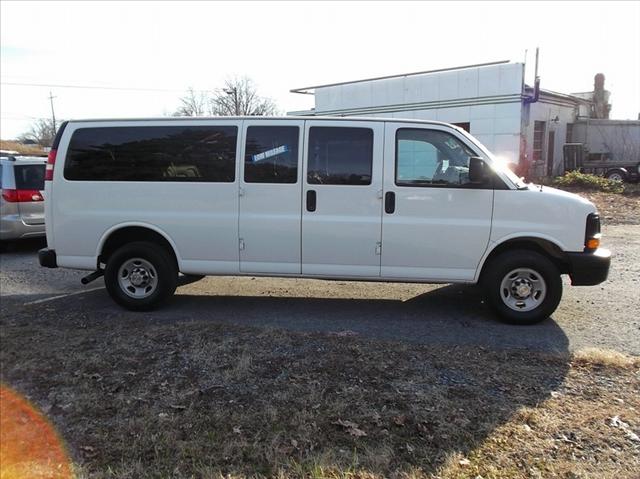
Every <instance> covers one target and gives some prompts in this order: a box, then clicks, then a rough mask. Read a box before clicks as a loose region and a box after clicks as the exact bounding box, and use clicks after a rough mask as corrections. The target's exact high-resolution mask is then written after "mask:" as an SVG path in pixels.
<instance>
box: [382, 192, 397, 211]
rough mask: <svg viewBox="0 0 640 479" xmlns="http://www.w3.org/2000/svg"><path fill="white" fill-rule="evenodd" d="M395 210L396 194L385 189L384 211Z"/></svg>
mask: <svg viewBox="0 0 640 479" xmlns="http://www.w3.org/2000/svg"><path fill="white" fill-rule="evenodd" d="M395 211H396V194H395V193H394V192H393V191H387V192H386V193H385V195H384V212H385V213H387V214H392V213H393V212H395Z"/></svg>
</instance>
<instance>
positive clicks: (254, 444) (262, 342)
mask: <svg viewBox="0 0 640 479" xmlns="http://www.w3.org/2000/svg"><path fill="white" fill-rule="evenodd" d="M10 316H11V317H10V318H7V317H4V318H3V319H2V333H3V336H4V337H5V338H6V339H5V345H7V347H4V348H3V350H2V352H1V355H2V356H1V357H2V376H3V377H2V379H3V380H4V381H6V382H8V383H9V384H11V385H12V386H14V387H16V388H17V389H19V390H20V391H23V392H24V393H25V394H28V395H29V396H30V397H31V398H33V400H34V401H35V402H36V404H38V405H39V406H40V407H41V408H42V409H43V410H45V411H47V412H48V415H49V417H50V418H51V419H52V420H53V421H54V423H55V424H56V425H57V426H58V428H59V430H60V431H61V433H62V435H63V437H64V438H65V439H66V440H67V441H68V443H69V445H70V450H71V451H72V454H73V456H74V458H75V460H76V461H77V462H79V463H80V464H81V465H82V467H84V468H85V469H86V470H87V471H89V472H90V473H92V474H93V473H95V474H96V475H100V474H102V473H104V471H106V470H107V469H108V468H111V470H112V471H115V474H116V475H117V476H118V477H161V476H166V475H171V476H172V477H192V476H195V477H201V476H205V475H207V474H209V473H211V472H212V471H214V472H215V471H218V472H223V473H231V474H240V475H242V474H251V473H256V472H257V473H259V474H264V475H276V474H277V473H278V471H282V470H284V472H285V475H287V474H290V475H294V476H298V475H304V474H307V473H309V474H311V473H312V472H313V471H314V470H317V467H319V466H321V467H325V468H328V469H331V468H336V469H340V470H345V469H346V468H352V469H354V470H363V471H371V472H374V473H377V474H380V475H383V476H389V475H392V474H393V473H394V472H396V471H407V470H410V469H412V468H420V469H422V470H423V471H425V472H427V473H433V472H436V471H438V470H439V468H440V467H442V465H443V464H444V463H445V462H446V460H447V458H448V457H450V456H451V455H452V454H455V453H460V454H463V455H467V454H468V453H469V452H470V451H472V450H473V449H475V448H477V447H478V446H479V445H481V444H482V443H483V441H484V440H485V439H486V438H487V436H488V435H490V434H491V433H492V432H493V431H495V429H496V428H498V427H499V426H501V425H503V424H505V423H506V422H508V421H509V420H510V419H511V418H512V417H513V416H514V414H517V412H518V411H519V410H520V409H521V408H522V407H523V406H529V407H535V406H536V405H537V404H539V403H540V402H542V401H544V400H545V399H547V398H548V397H550V394H551V392H552V391H555V390H557V389H558V388H560V387H561V385H562V383H563V381H564V379H565V376H566V374H567V371H568V369H569V353H568V340H567V338H566V336H565V334H564V332H563V331H562V329H561V328H560V327H559V326H558V325H557V324H556V323H555V322H554V321H553V320H547V321H545V322H544V323H542V324H540V325H537V326H530V327H515V326H509V325H505V324H502V323H499V322H498V321H496V320H495V318H494V317H493V314H492V313H491V312H490V311H489V310H488V309H487V308H486V307H485V306H484V304H483V303H482V302H481V298H480V295H479V294H478V292H477V290H475V289H474V288H473V287H469V286H443V287H441V288H438V289H435V290H432V291H429V292H427V293H425V294H422V295H419V296H417V297H415V298H412V299H410V300H407V301H396V300H371V299H338V298H298V297H277V296H276V297H265V296H216V295H209V296H195V295H188V294H186V295H185V294H181V295H178V296H177V297H176V298H175V300H174V301H173V302H171V303H170V304H168V305H167V307H166V308H164V309H161V310H159V311H155V312H152V313H132V312H128V311H124V310H121V309H120V308H118V307H116V306H114V305H113V304H112V303H111V301H110V300H109V298H108V297H107V296H106V294H105V292H104V291H94V292H90V293H87V294H86V295H80V296H79V297H78V300H77V301H74V302H73V303H71V302H62V301H52V302H50V303H47V304H46V306H45V305H43V306H40V305H35V306H32V307H29V308H23V310H21V311H14V313H13V314H11V315H10ZM34 344H36V345H38V347H33V345H34ZM340 421H342V424H348V423H345V422H344V421H351V422H352V423H354V424H356V425H357V429H358V430H359V431H362V432H364V433H365V434H366V435H360V433H358V432H356V433H355V434H354V429H353V427H351V426H348V425H347V426H344V425H341V422H340ZM314 468H316V469H314ZM203 471H204V472H203Z"/></svg>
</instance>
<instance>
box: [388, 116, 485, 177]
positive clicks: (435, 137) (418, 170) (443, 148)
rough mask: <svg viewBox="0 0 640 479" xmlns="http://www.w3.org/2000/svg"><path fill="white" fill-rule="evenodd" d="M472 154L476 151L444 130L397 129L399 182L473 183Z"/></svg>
mask: <svg viewBox="0 0 640 479" xmlns="http://www.w3.org/2000/svg"><path fill="white" fill-rule="evenodd" d="M472 156H476V155H475V153H474V152H473V151H471V150H470V149H469V148H468V147H467V146H466V145H465V144H464V143H462V142H461V141H460V140H458V139H457V138H456V137H455V136H453V135H451V134H449V133H446V132H444V131H439V130H425V129H411V128H400V129H398V131H397V132H396V185H398V186H441V187H460V186H465V185H470V183H469V158H470V157H472Z"/></svg>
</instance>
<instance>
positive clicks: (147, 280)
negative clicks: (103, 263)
mask: <svg viewBox="0 0 640 479" xmlns="http://www.w3.org/2000/svg"><path fill="white" fill-rule="evenodd" d="M118 285H119V286H120V289H122V291H123V292H124V293H125V294H126V295H127V296H129V297H131V298H133V299H144V298H148V297H149V296H151V295H152V294H153V292H154V291H155V290H156V288H157V287H158V273H157V272H156V269H155V267H154V266H153V265H152V264H151V263H150V262H149V261H147V260H146V259H142V258H131V259H128V260H127V261H125V262H124V263H122V266H120V268H119V269H118Z"/></svg>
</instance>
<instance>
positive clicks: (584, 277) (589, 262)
mask: <svg viewBox="0 0 640 479" xmlns="http://www.w3.org/2000/svg"><path fill="white" fill-rule="evenodd" d="M565 254H566V257H567V260H568V262H569V276H570V277H571V285H572V286H594V285H596V284H600V283H602V282H603V281H605V280H606V279H607V276H609V267H610V266H611V251H609V250H608V249H604V248H598V249H597V250H595V251H592V252H588V253H587V252H584V253H565Z"/></svg>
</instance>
